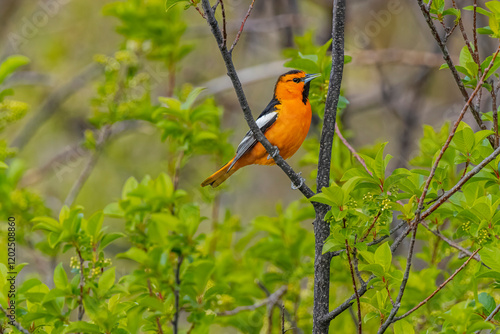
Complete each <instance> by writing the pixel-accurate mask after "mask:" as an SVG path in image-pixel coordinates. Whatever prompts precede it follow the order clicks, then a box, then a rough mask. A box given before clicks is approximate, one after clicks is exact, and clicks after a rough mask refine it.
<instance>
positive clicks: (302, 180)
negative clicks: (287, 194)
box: [292, 172, 306, 190]
mask: <svg viewBox="0 0 500 334" xmlns="http://www.w3.org/2000/svg"><path fill="white" fill-rule="evenodd" d="M297 175H298V176H299V178H300V184H299V185H298V186H296V185H295V184H294V183H293V181H292V190H297V189H299V188H300V187H302V185H303V184H304V181H305V180H306V179H304V178H303V177H302V176H301V175H302V172H298V173H297Z"/></svg>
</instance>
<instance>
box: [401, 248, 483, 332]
mask: <svg viewBox="0 0 500 334" xmlns="http://www.w3.org/2000/svg"><path fill="white" fill-rule="evenodd" d="M480 249H481V248H478V249H476V250H475V251H474V253H472V255H471V256H469V258H468V259H467V261H465V262H464V263H463V264H462V265H461V266H460V267H459V268H458V269H457V270H455V272H454V273H453V275H451V276H450V277H448V279H447V280H446V281H444V282H443V283H441V285H440V286H438V288H437V289H436V290H434V292H433V293H431V294H430V295H429V296H428V297H427V298H425V299H424V300H422V301H421V302H420V303H418V305H416V306H415V307H413V308H412V309H411V310H409V311H408V312H406V313H405V314H403V315H401V316H399V317H395V318H394V319H393V321H392V322H396V321H398V320H401V319H403V318H406V317H407V316H409V315H410V314H412V313H413V312H415V311H416V310H418V309H419V308H420V307H422V306H423V305H424V304H425V303H427V302H428V301H429V300H430V299H431V298H432V297H434V296H435V295H436V293H438V292H439V291H440V290H441V289H443V288H444V287H445V285H446V284H448V283H449V282H450V281H451V280H452V279H453V278H455V276H456V275H457V274H458V273H459V272H460V271H461V270H462V269H464V268H465V266H467V264H469V262H470V260H471V259H472V258H473V257H474V256H475V255H476V254H477V252H479V250H480Z"/></svg>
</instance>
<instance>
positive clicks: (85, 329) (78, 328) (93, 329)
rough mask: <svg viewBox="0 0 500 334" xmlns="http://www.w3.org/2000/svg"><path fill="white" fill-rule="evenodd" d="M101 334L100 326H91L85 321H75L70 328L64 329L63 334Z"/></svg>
mask: <svg viewBox="0 0 500 334" xmlns="http://www.w3.org/2000/svg"><path fill="white" fill-rule="evenodd" d="M79 332H80V333H89V334H90V333H97V334H99V333H101V329H100V328H99V326H98V325H94V324H90V323H88V322H85V321H75V322H72V323H70V324H69V326H68V327H66V328H65V329H64V332H63V333H79Z"/></svg>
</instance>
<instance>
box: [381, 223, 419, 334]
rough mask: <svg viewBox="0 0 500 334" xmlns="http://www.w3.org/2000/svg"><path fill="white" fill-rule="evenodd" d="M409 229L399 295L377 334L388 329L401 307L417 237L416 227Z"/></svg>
mask: <svg viewBox="0 0 500 334" xmlns="http://www.w3.org/2000/svg"><path fill="white" fill-rule="evenodd" d="M411 229H412V230H413V234H412V236H411V241H410V247H409V249H408V256H407V257H406V269H405V273H404V275H403V280H402V281H401V285H400V286H399V293H398V296H397V297H396V302H395V303H394V306H393V307H392V309H391V312H390V313H389V316H388V317H387V319H386V320H385V322H384V323H383V324H382V325H381V326H380V328H379V329H378V332H377V334H381V333H384V332H385V330H386V329H387V327H389V325H390V324H391V323H392V322H393V319H394V316H395V315H396V313H397V312H398V310H399V307H400V306H401V299H402V298H403V294H404V292H405V289H406V283H408V279H409V278H410V269H411V264H412V259H413V250H414V248H415V240H416V236H417V229H418V225H415V226H413V228H411Z"/></svg>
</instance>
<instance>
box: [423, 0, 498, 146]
mask: <svg viewBox="0 0 500 334" xmlns="http://www.w3.org/2000/svg"><path fill="white" fill-rule="evenodd" d="M417 2H418V5H419V6H420V9H421V11H422V14H423V15H424V18H425V21H426V22H427V25H428V26H429V28H430V29H431V33H432V36H434V39H435V40H436V42H437V43H438V45H439V48H440V49H441V52H442V53H443V58H444V60H445V62H446V64H448V67H449V68H450V70H451V73H452V74H453V79H455V82H456V84H457V86H458V89H459V90H460V93H462V96H463V98H464V100H465V101H468V100H469V94H468V93H467V90H466V89H465V86H464V84H463V82H462V79H461V78H460V75H459V74H458V71H457V69H456V67H455V65H454V64H453V61H452V60H451V57H450V53H449V52H448V48H447V47H446V44H445V43H444V42H443V41H442V40H441V37H439V33H438V32H437V30H436V26H435V25H434V23H433V22H432V18H431V15H430V13H429V11H428V9H427V8H426V6H425V4H424V2H423V0H417ZM469 108H470V110H471V113H472V116H474V119H475V120H476V123H477V124H478V125H479V127H480V128H481V129H482V130H486V126H485V125H484V123H483V121H482V120H481V116H480V115H479V112H478V111H477V109H476V108H475V107H474V105H472V104H470V105H469ZM490 143H492V139H490Z"/></svg>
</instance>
